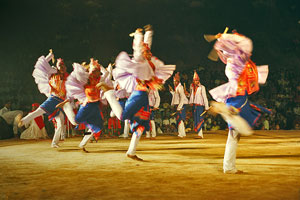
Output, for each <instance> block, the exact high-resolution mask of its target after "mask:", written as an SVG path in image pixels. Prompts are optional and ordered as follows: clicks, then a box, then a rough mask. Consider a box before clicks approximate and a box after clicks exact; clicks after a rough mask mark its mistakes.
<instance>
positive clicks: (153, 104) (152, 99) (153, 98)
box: [146, 90, 160, 140]
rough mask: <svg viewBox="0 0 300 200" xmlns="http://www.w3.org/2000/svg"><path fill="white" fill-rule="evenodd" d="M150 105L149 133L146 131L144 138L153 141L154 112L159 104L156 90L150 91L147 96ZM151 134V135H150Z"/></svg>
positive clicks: (154, 132)
mask: <svg viewBox="0 0 300 200" xmlns="http://www.w3.org/2000/svg"><path fill="white" fill-rule="evenodd" d="M148 100H149V105H150V112H151V115H150V131H146V138H149V139H151V140H154V139H155V138H156V126H155V121H154V116H155V111H156V110H158V107H159V104H160V96H159V93H158V90H150V91H149V94H148ZM150 132H151V134H150Z"/></svg>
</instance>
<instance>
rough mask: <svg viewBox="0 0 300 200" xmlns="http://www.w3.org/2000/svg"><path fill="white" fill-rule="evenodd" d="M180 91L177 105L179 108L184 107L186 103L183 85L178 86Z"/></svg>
mask: <svg viewBox="0 0 300 200" xmlns="http://www.w3.org/2000/svg"><path fill="white" fill-rule="evenodd" d="M178 93H179V104H178V106H177V110H181V109H182V107H183V104H184V99H185V98H184V97H185V94H184V90H183V87H182V86H180V87H179V88H178Z"/></svg>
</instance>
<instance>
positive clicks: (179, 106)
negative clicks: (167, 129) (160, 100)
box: [170, 72, 188, 138]
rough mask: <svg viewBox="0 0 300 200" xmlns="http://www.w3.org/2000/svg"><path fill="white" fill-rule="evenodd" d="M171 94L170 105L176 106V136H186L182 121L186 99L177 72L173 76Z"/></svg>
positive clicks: (184, 115)
mask: <svg viewBox="0 0 300 200" xmlns="http://www.w3.org/2000/svg"><path fill="white" fill-rule="evenodd" d="M170 92H171V94H172V102H171V106H175V107H176V112H177V113H176V123H177V127H178V137H180V138H183V137H185V136H186V133H185V126H184V121H185V118H186V110H185V109H186V108H185V104H188V99H187V97H186V96H185V93H184V88H183V86H182V85H181V83H180V76H179V72H177V74H175V76H174V88H173V89H172V90H171V91H170Z"/></svg>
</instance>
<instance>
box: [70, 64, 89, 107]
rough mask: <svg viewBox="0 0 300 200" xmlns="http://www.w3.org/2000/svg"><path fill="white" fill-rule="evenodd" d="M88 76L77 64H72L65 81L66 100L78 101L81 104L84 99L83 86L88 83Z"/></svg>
mask: <svg viewBox="0 0 300 200" xmlns="http://www.w3.org/2000/svg"><path fill="white" fill-rule="evenodd" d="M88 78H89V74H88V72H86V71H85V69H84V67H83V66H81V65H80V64H78V63H74V64H73V71H72V73H71V74H70V75H69V76H68V78H67V81H66V90H67V98H74V99H78V101H80V102H81V103H83V102H84V101H85V99H86V95H85V92H84V85H85V84H86V83H87V82H88Z"/></svg>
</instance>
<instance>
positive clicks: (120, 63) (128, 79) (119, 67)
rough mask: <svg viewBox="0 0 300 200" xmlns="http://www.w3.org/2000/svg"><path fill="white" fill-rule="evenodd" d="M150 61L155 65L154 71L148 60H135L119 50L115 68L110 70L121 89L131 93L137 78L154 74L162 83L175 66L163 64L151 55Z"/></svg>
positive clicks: (143, 78) (150, 77)
mask: <svg viewBox="0 0 300 200" xmlns="http://www.w3.org/2000/svg"><path fill="white" fill-rule="evenodd" d="M151 62H152V63H153V64H154V66H155V70H154V71H153V69H152V68H151V66H150V65H149V63H148V62H146V61H144V62H135V61H134V60H132V59H131V58H130V57H129V55H128V54H127V53H126V52H121V53H120V54H119V55H118V57H117V58H116V68H115V69H114V70H113V72H112V74H113V78H114V80H117V81H118V83H119V85H120V87H121V88H122V89H126V91H127V92H128V93H132V92H133V91H134V89H135V88H136V86H137V84H138V82H137V79H139V80H142V81H144V80H151V79H152V77H154V76H155V77H157V78H158V79H160V80H162V81H163V83H164V82H165V81H166V80H167V79H168V78H170V77H171V75H172V74H173V71H174V70H175V68H176V66H175V65H165V64H164V63H163V62H162V61H161V60H159V59H158V58H156V57H152V58H151Z"/></svg>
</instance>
